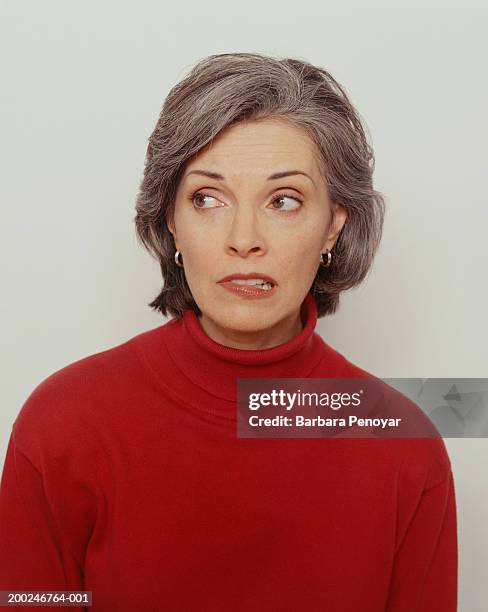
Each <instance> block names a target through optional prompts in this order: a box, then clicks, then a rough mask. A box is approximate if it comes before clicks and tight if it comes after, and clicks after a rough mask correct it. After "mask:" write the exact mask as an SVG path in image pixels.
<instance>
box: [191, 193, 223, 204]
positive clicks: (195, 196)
mask: <svg viewBox="0 0 488 612" xmlns="http://www.w3.org/2000/svg"><path fill="white" fill-rule="evenodd" d="M205 198H208V199H209V200H215V201H217V200H216V199H215V198H214V197H213V196H211V195H208V194H207V193H198V192H197V193H194V194H193V195H192V197H191V199H192V201H193V202H198V201H200V200H204V199H205ZM196 207H197V208H216V207H215V206H205V205H203V206H199V205H197V206H196Z"/></svg>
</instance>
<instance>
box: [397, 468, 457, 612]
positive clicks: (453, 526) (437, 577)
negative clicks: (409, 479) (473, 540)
mask: <svg viewBox="0 0 488 612" xmlns="http://www.w3.org/2000/svg"><path fill="white" fill-rule="evenodd" d="M457 562H458V549H457V518H456V499H455V491H454V480H453V474H452V471H451V469H449V471H448V473H447V476H446V477H445V478H444V479H443V480H442V481H441V482H438V483H437V484H434V485H432V486H430V487H428V488H424V490H423V491H422V494H421V497H420V501H419V503H418V505H417V506H416V508H415V510H414V512H413V513H412V515H411V517H410V519H409V521H408V524H407V526H406V528H405V531H404V532H403V535H402V539H401V542H400V544H399V547H398V548H397V552H396V555H395V558H394V563H393V570H392V577H391V582H390V593H389V599H388V605H387V608H386V612H455V611H456V610H457Z"/></svg>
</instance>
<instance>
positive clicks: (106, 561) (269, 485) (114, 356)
mask: <svg viewBox="0 0 488 612" xmlns="http://www.w3.org/2000/svg"><path fill="white" fill-rule="evenodd" d="M301 314H302V321H303V322H304V327H303V329H302V331H301V332H300V333H299V334H298V335H297V336H295V337H294V338H293V339H291V340H290V341H288V342H286V343H284V344H281V345H279V346H276V347H273V348H270V349H264V350H255V351H250V350H242V349H234V348H229V347H226V346H223V345H221V344H219V343H216V342H215V341H213V340H212V339H211V338H209V337H208V336H207V335H206V333H205V332H204V330H203V328H202V327H201V325H200V322H199V320H198V318H197V317H196V315H195V314H194V312H193V311H191V310H187V311H186V312H185V314H184V316H183V318H182V319H171V320H169V321H168V322H166V323H165V324H163V325H160V326H158V327H156V328H154V329H150V330H149V331H146V332H143V333H140V334H138V335H137V336H135V337H133V338H131V339H129V340H128V341H127V342H124V343H123V344H120V345H118V346H115V347H112V348H110V349H108V350H105V351H102V352H99V353H97V354H94V355H90V356H88V357H85V358H84V359H81V360H79V361H76V362H75V363H72V364H70V365H68V366H66V367H64V368H63V369H61V370H59V371H57V372H55V373H54V374H52V375H51V376H49V377H48V378H46V379H45V380H44V381H42V382H41V383H40V384H39V385H38V386H37V387H36V389H34V391H33V392H32V393H31V394H30V396H29V397H28V398H27V400H26V402H25V404H24V405H23V406H22V409H21V410H20V413H19V415H18V416H17V418H16V420H15V422H14V423H13V427H12V432H11V436H10V440H9V444H8V448H7V451H6V459H5V464H4V468H3V474H2V481H1V488H0V590H17V591H18V590H36V591H47V590H49V591H67V590H86V591H92V597H93V600H92V601H93V603H92V606H91V609H92V610H93V611H94V612H115V611H120V612H122V611H124V612H125V611H131V612H134V611H138V612H145V611H147V612H149V611H150V612H155V611H159V610H161V611H168V612H169V611H171V612H229V611H232V612H261V611H262V612H265V611H266V612H271V611H273V612H274V611H276V612H278V611H279V612H285V611H290V612H297V611H300V612H301V611H304V612H305V611H309V612H312V611H324V610H327V611H328V612H380V611H385V612H454V611H455V610H456V597H457V536H456V506H455V493H454V487H453V476H452V472H451V465H450V461H449V457H448V455H447V452H446V448H445V446H444V442H443V441H442V439H441V438H423V439H422V438H419V439H405V438H404V439H391V438H390V439H385V438H382V439H365V438H302V439H298V438H295V439H290V438H276V439H272V438H271V439H270V438H264V439H263V438H253V439H249V438H247V439H245V438H238V437H237V435H236V378H238V377H242V378H245V377H248V378H261V377H277V378H279V377H281V378H288V377H290V378H301V377H315V378H323V377H361V376H365V377H369V376H371V375H370V374H368V373H367V372H365V371H364V370H362V369H360V368H358V367H357V366H354V365H353V364H352V363H350V362H349V361H348V360H346V359H345V358H344V357H343V356H342V355H341V354H340V353H338V352H337V351H336V350H334V349H333V348H332V347H331V346H329V345H328V344H326V343H325V342H324V341H323V340H322V338H321V337H320V336H319V335H318V334H317V333H316V332H315V325H316V322H317V310H316V306H315V302H314V299H313V297H312V296H311V294H308V295H307V298H306V299H305V301H304V303H303V305H302V310H301ZM48 609H59V608H53V607H49V608H48ZM76 609H83V608H76ZM87 609H90V608H87Z"/></svg>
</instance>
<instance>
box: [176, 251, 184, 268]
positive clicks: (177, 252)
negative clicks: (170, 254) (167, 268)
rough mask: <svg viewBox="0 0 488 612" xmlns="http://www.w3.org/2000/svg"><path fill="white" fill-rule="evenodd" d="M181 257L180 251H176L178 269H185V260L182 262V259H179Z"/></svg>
mask: <svg viewBox="0 0 488 612" xmlns="http://www.w3.org/2000/svg"><path fill="white" fill-rule="evenodd" d="M180 255H181V253H180V251H176V253H175V263H176V265H177V266H178V268H183V259H182V260H181V262H180V259H179V257H180ZM181 257H183V255H181Z"/></svg>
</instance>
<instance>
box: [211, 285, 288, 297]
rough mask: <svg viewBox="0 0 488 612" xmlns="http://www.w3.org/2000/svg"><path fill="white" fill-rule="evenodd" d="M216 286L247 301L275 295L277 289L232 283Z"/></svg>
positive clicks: (275, 287) (275, 286)
mask: <svg viewBox="0 0 488 612" xmlns="http://www.w3.org/2000/svg"><path fill="white" fill-rule="evenodd" d="M217 284H218V285H220V286H221V287H222V288H223V289H226V290H227V291H230V292H231V293H233V294H234V295H237V296H239V297H242V298H248V299H256V298H258V299H259V298H265V297H271V296H273V295H274V294H275V293H276V290H277V288H278V285H273V286H272V288H271V289H260V288H259V287H256V286H254V287H253V286H252V285H238V284H237V283H233V282H232V281H224V282H220V283H217Z"/></svg>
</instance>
